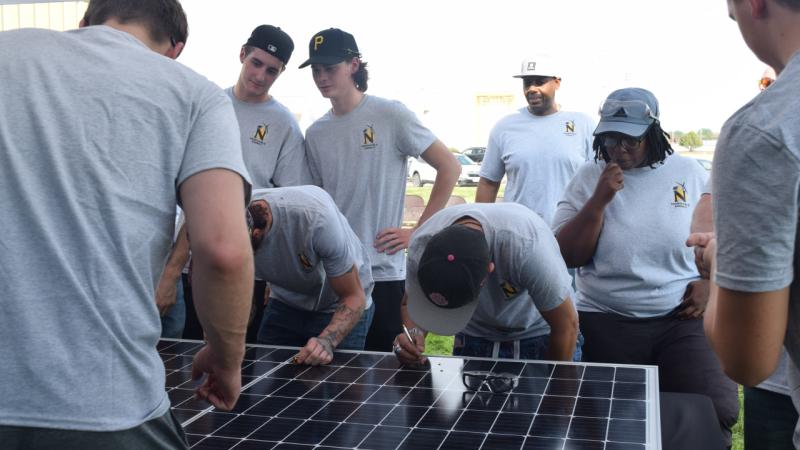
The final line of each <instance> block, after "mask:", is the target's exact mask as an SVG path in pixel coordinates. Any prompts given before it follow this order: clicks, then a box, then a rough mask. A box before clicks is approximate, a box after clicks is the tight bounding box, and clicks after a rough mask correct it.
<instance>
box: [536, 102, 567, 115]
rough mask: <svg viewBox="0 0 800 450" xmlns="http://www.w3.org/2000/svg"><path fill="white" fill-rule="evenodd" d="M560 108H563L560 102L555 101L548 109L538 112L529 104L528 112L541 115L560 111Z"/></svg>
mask: <svg viewBox="0 0 800 450" xmlns="http://www.w3.org/2000/svg"><path fill="white" fill-rule="evenodd" d="M559 109H561V106H559V105H558V103H553V105H552V106H551V107H550V108H548V109H546V110H545V111H538V112H536V111H534V110H533V109H532V108H531V107H530V106H528V112H529V113H531V114H533V115H534V116H539V117H542V116H549V115H551V114H555V113H557V112H558V110H559Z"/></svg>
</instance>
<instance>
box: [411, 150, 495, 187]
mask: <svg viewBox="0 0 800 450" xmlns="http://www.w3.org/2000/svg"><path fill="white" fill-rule="evenodd" d="M453 156H455V157H456V160H458V162H459V163H460V164H461V175H459V177H458V182H457V183H456V184H458V185H459V186H477V185H478V180H479V179H480V175H479V174H478V172H480V169H481V166H479V165H478V164H476V163H475V161H473V160H472V159H470V158H469V157H468V156H466V155H461V154H458V153H454V154H453ZM408 178H409V179H410V180H411V184H412V185H414V186H416V187H420V186H424V185H425V183H433V182H434V181H435V180H436V169H434V168H433V167H431V165H430V164H428V163H426V162H425V161H423V160H422V158H410V159H409V163H408Z"/></svg>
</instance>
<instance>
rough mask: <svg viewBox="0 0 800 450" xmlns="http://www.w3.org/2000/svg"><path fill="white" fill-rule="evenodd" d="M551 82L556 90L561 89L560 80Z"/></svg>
mask: <svg viewBox="0 0 800 450" xmlns="http://www.w3.org/2000/svg"><path fill="white" fill-rule="evenodd" d="M553 82H554V83H555V84H556V90H558V89H559V88H561V78H556V79H555V80H553Z"/></svg>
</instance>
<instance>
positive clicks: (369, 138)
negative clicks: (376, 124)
mask: <svg viewBox="0 0 800 450" xmlns="http://www.w3.org/2000/svg"><path fill="white" fill-rule="evenodd" d="M374 143H375V130H373V129H372V125H370V126H368V127H367V128H365V129H364V145H367V144H374Z"/></svg>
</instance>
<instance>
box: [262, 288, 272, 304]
mask: <svg viewBox="0 0 800 450" xmlns="http://www.w3.org/2000/svg"><path fill="white" fill-rule="evenodd" d="M271 286H272V285H271V284H269V283H267V284H266V286H264V307H266V306H267V305H268V304H269V294H270V293H271V292H272V287H271Z"/></svg>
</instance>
